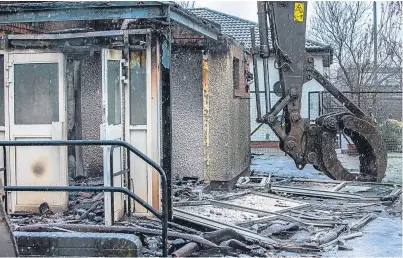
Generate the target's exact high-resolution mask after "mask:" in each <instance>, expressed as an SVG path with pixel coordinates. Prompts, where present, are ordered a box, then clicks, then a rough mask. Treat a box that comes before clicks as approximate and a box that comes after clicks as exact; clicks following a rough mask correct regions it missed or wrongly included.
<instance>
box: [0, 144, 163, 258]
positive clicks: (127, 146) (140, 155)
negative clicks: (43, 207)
mask: <svg viewBox="0 0 403 258" xmlns="http://www.w3.org/2000/svg"><path fill="white" fill-rule="evenodd" d="M74 145H76V146H83V145H87V146H88V145H93V146H108V145H110V146H115V145H118V146H122V147H125V148H126V149H128V150H130V151H131V152H133V153H134V154H135V155H136V156H138V157H139V158H140V159H142V160H143V161H145V162H146V163H147V164H149V165H150V166H152V167H153V168H154V169H155V170H156V171H157V172H158V173H159V174H160V176H161V185H162V190H161V194H162V211H161V215H158V214H159V212H158V211H156V210H155V209H154V208H152V207H151V206H149V205H148V204H147V203H146V202H144V201H143V200H142V199H140V198H138V197H137V195H135V194H133V193H132V192H130V191H129V190H127V189H125V188H121V189H123V190H119V191H118V192H122V191H123V192H124V193H127V194H128V195H130V197H132V198H133V199H135V200H136V201H137V202H138V203H140V204H141V205H142V206H143V207H145V208H146V209H147V210H149V211H150V212H151V213H153V214H154V215H155V216H157V217H158V218H160V219H161V220H162V228H163V231H162V239H163V243H162V245H163V248H162V249H163V250H162V253H163V256H167V255H168V249H167V248H168V242H167V234H168V210H167V208H168V185H167V184H168V182H167V176H166V174H165V171H164V170H163V169H162V168H161V167H160V166H159V165H158V164H157V163H156V162H154V161H153V160H152V159H150V158H149V157H148V156H147V155H145V154H144V153H142V152H141V151H139V150H138V149H136V148H135V147H134V146H132V145H131V144H129V143H127V142H124V141H120V140H71V141H53V140H51V141H45V140H42V141H0V146H74ZM15 187H16V188H15ZM18 187H21V186H7V188H6V187H5V189H4V190H5V191H7V189H8V191H13V189H14V190H16V191H18V189H19V188H18ZM32 187H33V186H31V187H25V188H21V189H27V188H29V189H37V190H33V191H41V190H39V189H42V190H43V189H54V190H49V191H73V190H63V189H76V191H77V190H78V191H81V190H83V189H82V188H77V187H76V188H74V187H73V188H71V187H72V186H68V187H63V186H59V187H57V188H55V187H54V186H53V187H43V186H36V188H35V187H34V188H32ZM103 188H104V189H106V190H105V191H108V190H107V189H113V188H114V187H109V188H108V187H105V186H104V187H100V188H99V187H98V188H94V187H87V189H93V190H94V191H103V190H102V189H103ZM95 189H96V190H95Z"/></svg>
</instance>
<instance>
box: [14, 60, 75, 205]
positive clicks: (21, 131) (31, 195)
mask: <svg viewBox="0 0 403 258" xmlns="http://www.w3.org/2000/svg"><path fill="white" fill-rule="evenodd" d="M6 57H7V61H6V66H7V67H6V70H8V72H7V86H8V92H7V94H8V103H9V104H8V105H7V106H8V107H7V108H8V110H7V111H8V115H9V127H8V133H7V136H8V138H9V139H10V140H17V141H18V140H66V130H65V127H66V125H65V124H66V123H65V121H66V100H65V99H66V94H65V83H64V56H63V54H60V53H35V54H34V53H9V54H7V55H6ZM7 136H6V137H7ZM66 156H67V147H66V146H40V147H11V148H10V174H11V183H12V184H13V185H24V186H25V185H43V186H47V185H49V186H55V185H56V186H57V185H59V186H64V185H68V181H67V159H66ZM67 196H68V195H67V193H58V192H13V194H12V210H13V211H15V210H33V211H36V212H37V211H38V206H39V205H40V204H41V203H43V202H47V203H48V204H49V206H50V208H51V209H52V210H53V211H56V210H61V209H65V208H66V207H67Z"/></svg>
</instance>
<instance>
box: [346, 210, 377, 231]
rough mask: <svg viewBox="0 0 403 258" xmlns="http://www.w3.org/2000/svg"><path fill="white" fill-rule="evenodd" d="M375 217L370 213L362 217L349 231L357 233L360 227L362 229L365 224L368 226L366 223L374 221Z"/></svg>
mask: <svg viewBox="0 0 403 258" xmlns="http://www.w3.org/2000/svg"><path fill="white" fill-rule="evenodd" d="M375 218H376V216H375V215H374V214H372V213H370V214H367V215H365V216H364V217H362V218H361V219H360V220H358V221H357V222H355V223H354V224H353V225H352V226H351V228H350V230H351V231H357V230H360V229H361V228H362V227H364V226H365V225H366V224H368V222H370V221H371V220H373V219H375Z"/></svg>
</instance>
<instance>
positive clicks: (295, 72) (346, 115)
mask: <svg viewBox="0 0 403 258" xmlns="http://www.w3.org/2000/svg"><path fill="white" fill-rule="evenodd" d="M306 10H307V2H285V1H284V2H271V1H270V2H258V19H259V39H260V48H259V49H257V47H256V46H255V42H254V40H252V44H253V45H252V49H253V51H252V52H253V62H254V66H255V67H256V65H257V61H256V58H257V55H260V56H261V57H262V59H263V69H264V81H265V83H264V84H265V85H264V86H265V87H264V92H265V100H266V101H265V103H266V106H265V108H266V110H265V111H266V112H265V114H264V115H262V112H261V107H260V95H259V94H256V103H257V112H258V114H257V122H259V123H265V124H268V125H269V126H270V127H271V129H272V130H273V131H274V133H275V134H276V135H277V137H278V138H279V140H280V148H281V149H282V150H283V151H284V152H285V153H287V154H288V155H289V156H290V157H291V158H292V159H294V161H295V164H296V166H297V168H298V169H303V168H304V167H305V165H306V164H311V165H313V166H314V167H315V168H316V169H317V170H319V171H322V172H323V173H324V174H326V175H327V176H328V177H330V178H332V179H337V180H358V181H381V180H382V178H383V177H384V175H385V170H386V164H387V159H386V155H387V152H386V147H385V143H384V141H383V140H382V138H381V136H380V134H379V132H378V130H377V128H376V124H375V122H374V121H372V119H371V117H369V116H367V115H366V114H365V112H364V111H363V110H361V109H360V108H359V107H358V106H357V105H355V104H354V103H353V102H352V101H351V100H350V99H349V98H347V97H346V96H345V95H344V94H343V93H342V92H340V91H339V90H338V89H337V88H336V87H335V86H334V85H333V84H332V83H331V82H330V81H329V80H327V79H326V78H325V77H324V76H323V75H322V74H321V73H320V72H318V71H317V70H316V69H315V67H314V62H313V60H314V59H313V57H312V56H311V55H310V54H309V53H307V52H306V50H305V34H306ZM269 26H270V29H269ZM269 32H270V38H271V45H269V35H268V34H269ZM251 33H252V39H254V38H255V35H254V31H253V30H251ZM270 56H274V59H275V67H276V68H277V70H278V72H279V78H280V85H281V91H282V96H281V98H280V99H279V100H278V101H277V103H275V104H274V105H273V106H270V88H269V83H268V79H269V78H268V76H269V73H268V58H269V57H270ZM255 74H256V72H255ZM310 80H316V81H317V82H318V83H319V84H321V85H322V86H323V88H324V89H325V90H327V91H328V92H329V93H330V94H331V95H333V96H334V97H335V98H336V99H337V100H338V101H339V102H341V103H342V105H343V106H344V107H345V108H346V109H347V111H346V112H339V113H332V114H326V115H323V116H321V117H318V118H317V119H316V121H315V123H311V122H310V121H309V120H307V119H303V118H302V117H301V98H302V92H303V91H302V89H303V85H304V83H306V82H308V81H310ZM254 81H255V88H256V92H260V91H259V82H258V80H257V78H255V80H254ZM281 111H282V112H283V116H284V122H285V123H284V124H285V125H284V124H283V123H281V122H280V121H279V119H278V115H279V113H280V112H281ZM340 132H343V133H345V134H346V135H348V136H349V137H350V138H351V139H352V141H353V142H354V144H355V146H356V149H357V152H358V153H359V155H360V156H359V159H360V173H350V172H348V171H347V170H346V169H345V168H344V167H343V166H342V164H341V162H340V161H339V160H338V157H337V154H336V150H335V149H336V139H337V134H338V133H340Z"/></svg>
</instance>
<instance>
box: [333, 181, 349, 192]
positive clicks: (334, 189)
mask: <svg viewBox="0 0 403 258" xmlns="http://www.w3.org/2000/svg"><path fill="white" fill-rule="evenodd" d="M346 184H347V182H346V181H344V182H341V183H340V184H338V185H336V187H335V188H333V189H332V192H337V191H339V190H340V189H341V188H343V187H344V186H346Z"/></svg>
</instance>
